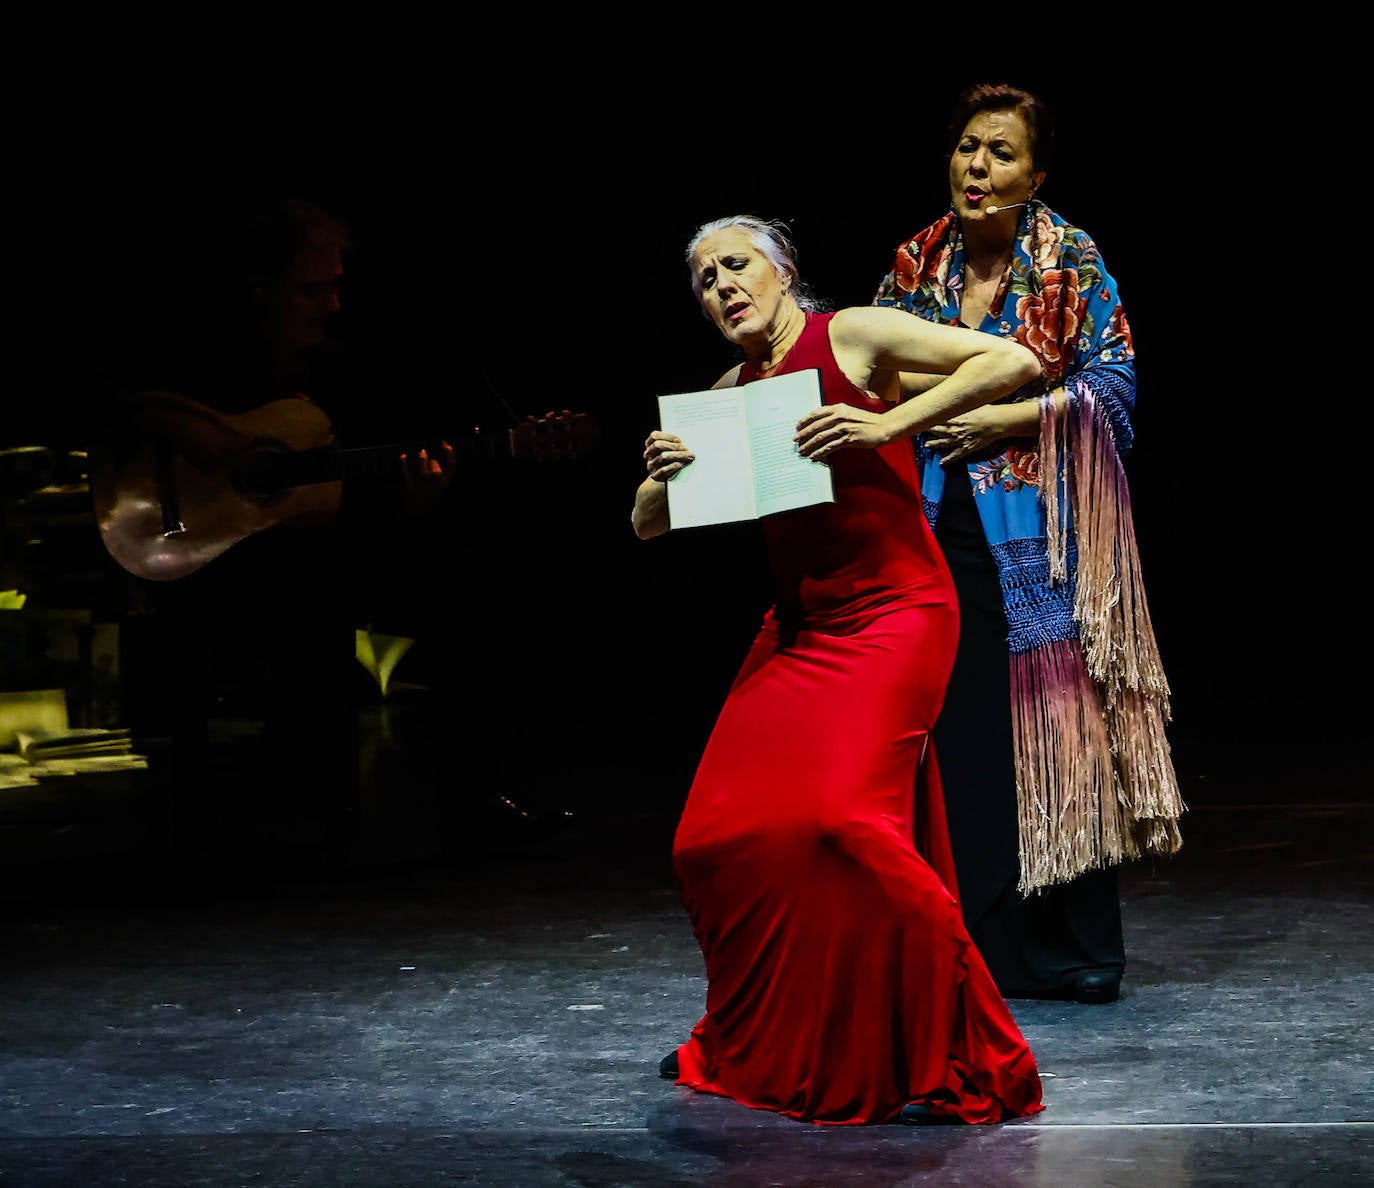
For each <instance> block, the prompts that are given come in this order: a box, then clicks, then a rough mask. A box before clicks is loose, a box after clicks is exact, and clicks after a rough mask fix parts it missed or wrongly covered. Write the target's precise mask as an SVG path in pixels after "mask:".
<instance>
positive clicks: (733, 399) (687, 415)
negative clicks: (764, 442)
mask: <svg viewBox="0 0 1374 1188" xmlns="http://www.w3.org/2000/svg"><path fill="white" fill-rule="evenodd" d="M658 416H659V426H660V427H661V428H662V429H663V431H664V432H665V433H676V434H677V435H678V436H679V437H680V438H682V441H683V444H684V445H685V446H686V447H687V448H688V449H689V450H691V451H692V452H693V453H694V454H695V455H696V459H695V460H694V461H693V462H692V464H691V465H690V466H686V467H684V468H683V469H682V470H680V471H678V473H677V474H676V475H675V476H674V477H673V478H672V480H671V481H670V482H669V483H668V523H669V525H670V526H671V527H673V528H695V527H698V526H700V525H702V524H726V523H729V522H730V521H732V520H752V519H755V518H757V516H758V512H757V511H756V510H755V508H754V472H753V468H752V466H751V464H750V461H749V434H748V429H747V426H746V422H745V417H744V400H743V390H742V389H740V388H712V389H708V390H707V391H704V392H679V393H677V394H676V395H672V396H660V397H659V398H658Z"/></svg>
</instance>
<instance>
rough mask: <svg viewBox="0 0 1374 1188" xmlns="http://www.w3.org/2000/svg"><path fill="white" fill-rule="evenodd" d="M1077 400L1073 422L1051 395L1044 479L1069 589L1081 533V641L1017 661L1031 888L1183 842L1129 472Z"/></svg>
mask: <svg viewBox="0 0 1374 1188" xmlns="http://www.w3.org/2000/svg"><path fill="white" fill-rule="evenodd" d="M1067 396H1068V407H1067V408H1066V409H1064V410H1063V412H1062V415H1061V414H1060V413H1059V412H1058V411H1057V410H1056V408H1055V403H1054V398H1053V396H1052V395H1046V396H1044V397H1042V399H1041V403H1040V482H1041V496H1042V498H1043V500H1044V504H1045V512H1046V521H1047V542H1048V547H1049V561H1050V580H1051V581H1052V582H1062V581H1067V580H1068V541H1069V537H1070V532H1071V531H1072V534H1073V537H1074V539H1075V541H1076V544H1077V549H1078V561H1077V571H1076V575H1075V580H1076V585H1075V588H1074V620H1075V622H1076V624H1077V626H1078V631H1079V642H1078V643H1077V644H1075V643H1073V642H1065V643H1062V644H1057V645H1054V646H1052V647H1050V648H1037V649H1035V650H1034V651H1032V652H1030V653H1027V654H1025V655H1022V656H1014V657H1013V671H1012V692H1013V713H1014V715H1015V722H1016V726H1015V728H1016V733H1017V741H1016V749H1017V771H1018V773H1020V775H1019V776H1018V795H1019V797H1020V808H1021V889H1022V891H1023V892H1025V891H1027V890H1029V889H1033V888H1035V887H1040V886H1045V885H1047V884H1049V883H1054V882H1062V881H1064V880H1065V879H1068V878H1072V877H1074V875H1076V874H1080V873H1082V872H1083V871H1085V870H1088V869H1090V868H1092V867H1094V866H1103V865H1110V864H1112V863H1114V862H1120V861H1122V860H1124V859H1128V858H1134V857H1137V856H1138V855H1139V854H1140V853H1142V852H1143V853H1151V854H1172V853H1175V852H1176V851H1177V850H1178V849H1179V847H1180V846H1181V845H1182V836H1181V834H1180V833H1179V829H1178V818H1179V817H1180V816H1181V815H1182V814H1183V812H1184V811H1185V806H1184V804H1183V797H1182V795H1181V793H1180V791H1179V787H1178V778H1177V775H1176V774H1175V772H1174V765H1173V759H1172V757H1171V754H1170V749H1169V742H1168V739H1167V737H1166V735H1165V725H1166V724H1167V723H1168V722H1169V720H1170V708H1169V693H1170V691H1169V685H1168V682H1167V680H1166V679H1165V676H1164V666H1163V664H1162V663H1161V661H1160V657H1159V649H1158V646H1157V644H1156V642H1155V634H1154V626H1153V624H1152V623H1151V621H1150V612H1149V606H1148V604H1147V602H1146V598H1145V587H1144V583H1143V581H1142V580H1141V574H1140V560H1139V553H1138V550H1137V548H1136V538H1135V526H1134V524H1133V522H1132V518H1131V501H1130V492H1129V489H1128V486H1127V483H1126V476H1125V471H1124V469H1123V468H1122V465H1121V460H1120V458H1119V456H1118V455H1117V452H1116V442H1115V439H1114V438H1113V436H1112V432H1111V426H1110V424H1109V423H1108V422H1107V421H1106V419H1105V417H1103V416H1101V415H1099V411H1098V409H1097V403H1096V400H1095V399H1094V396H1093V393H1092V389H1091V388H1090V387H1089V386H1088V385H1087V384H1085V383H1083V382H1082V381H1078V382H1077V383H1076V384H1075V385H1074V389H1073V391H1071V392H1067ZM1061 470H1062V473H1061ZM1061 500H1062V502H1061ZM1070 509H1072V522H1070V516H1069V511H1070ZM1094 814H1096V815H1097V818H1098V819H1094Z"/></svg>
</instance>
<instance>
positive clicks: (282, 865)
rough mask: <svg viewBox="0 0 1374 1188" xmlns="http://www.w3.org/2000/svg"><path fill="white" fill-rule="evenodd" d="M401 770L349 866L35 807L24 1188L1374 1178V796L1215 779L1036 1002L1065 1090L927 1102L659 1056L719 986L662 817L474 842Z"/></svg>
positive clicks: (544, 826)
mask: <svg viewBox="0 0 1374 1188" xmlns="http://www.w3.org/2000/svg"><path fill="white" fill-rule="evenodd" d="M71 795H73V796H74V795H75V793H73V794H71ZM397 797H398V799H397V800H395V801H394V802H393V804H394V811H393V813H392V814H391V815H388V814H387V813H386V812H385V811H384V809H383V807H382V805H381V802H375V803H374V804H373V805H372V808H371V809H370V810H369V812H368V813H365V814H364V821H363V828H362V836H361V839H360V842H359V844H358V846H356V847H355V848H354V849H353V851H352V852H351V853H350V855H349V857H348V860H347V861H345V862H342V863H333V864H330V863H319V862H314V863H311V862H300V861H296V860H293V858H292V855H291V854H290V853H289V852H286V851H281V850H279V851H278V852H277V853H276V854H275V856H273V855H272V854H271V853H270V849H271V848H270V847H268V846H264V847H263V848H262V853H261V854H259V855H258V856H257V857H256V858H255V857H254V856H253V855H252V854H250V853H249V852H247V850H243V851H242V852H241V853H238V854H234V853H231V852H226V853H224V854H221V855H220V856H219V857H218V858H212V857H208V856H207V857H206V858H205V860H204V861H203V862H200V861H199V860H194V859H193V860H191V861H182V862H177V861H174V860H171V858H170V855H169V853H168V852H167V850H166V849H165V846H164V845H163V843H159V842H157V841H156V840H155V839H154V840H153V841H151V842H147V843H146V844H134V843H131V842H128V841H125V842H122V843H121V842H118V841H117V840H114V841H112V843H111V845H110V846H109V847H107V849H106V851H105V852H104V853H92V854H90V855H88V856H87V857H86V858H84V859H82V860H81V861H80V864H79V865H80V870H79V871H78V869H77V865H78V864H77V863H74V862H65V863H64V862H60V861H58V860H56V859H52V858H49V857H47V856H45V855H44V854H43V852H42V846H43V845H51V844H53V839H52V838H51V837H44V836H42V833H43V827H42V826H41V824H40V823H39V822H38V820H37V819H36V818H35V819H32V820H29V822H28V823H27V825H26V826H25V828H27V829H28V830H29V831H30V834H31V835H32V842H33V845H34V847H35V848H34V849H31V850H30V851H28V852H27V856H28V857H29V858H30V860H29V861H25V860H24V858H25V855H24V854H18V853H16V850H17V849H18V847H19V845H20V844H21V834H19V833H17V832H16V831H15V830H14V829H11V830H10V832H9V833H8V834H7V836H8V838H9V840H10V844H11V855H10V858H11V860H10V862H9V864H8V866H7V871H6V874H7V876H8V878H7V880H6V884H5V886H6V896H5V901H4V907H5V913H4V955H3V968H4V976H3V981H2V982H0V1036H3V1046H2V1050H0V1185H5V1186H7V1188H8V1186H18V1185H50V1184H73V1185H114V1184H121V1185H137V1186H139V1188H157V1186H162V1185H179V1186H181V1185H332V1186H340V1188H342V1186H346V1185H386V1186H389V1188H399V1186H405V1185H417V1186H421V1185H447V1184H480V1185H498V1186H501V1188H545V1186H548V1188H552V1186H560V1188H612V1186H615V1188H621V1186H624V1188H684V1186H687V1185H713V1186H720V1188H754V1186H762V1185H789V1186H790V1185H797V1186H800V1185H815V1186H824V1188H830V1186H841V1185H879V1186H883V1188H897V1186H899V1185H914V1184H923V1183H931V1184H949V1185H955V1184H978V1185H1021V1184H1025V1185H1053V1186H1055V1188H1065V1186H1076V1185H1094V1186H1097V1185H1121V1186H1126V1185H1131V1186H1134V1185H1141V1186H1144V1185H1149V1186H1151V1188H1160V1186H1173V1185H1214V1184H1245V1185H1255V1184H1266V1185H1290V1184H1291V1185H1326V1184H1332V1185H1335V1184H1341V1185H1344V1184H1355V1183H1361V1182H1363V1183H1369V1182H1370V1167H1371V1156H1374V1075H1371V1072H1372V1071H1374V1029H1372V1028H1371V1016H1372V1015H1374V1008H1372V1007H1371V1001H1374V863H1371V856H1372V855H1374V840H1372V839H1374V808H1371V806H1369V805H1367V804H1354V805H1349V804H1348V805H1342V804H1340V803H1332V804H1306V805H1300V806H1299V805H1285V804H1276V803H1268V804H1265V803H1261V804H1252V805H1246V804H1227V805H1217V806H1214V807H1208V806H1206V805H1200V806H1199V805H1193V806H1192V807H1191V811H1190V813H1189V815H1188V817H1187V819H1186V826H1187V828H1186V835H1187V839H1188V840H1187V844H1186V846H1185V849H1184V851H1183V852H1182V853H1181V854H1180V855H1179V856H1178V857H1177V858H1176V859H1174V860H1172V861H1170V862H1169V863H1167V864H1164V865H1160V866H1156V867H1154V868H1147V867H1143V866H1142V867H1136V868H1132V869H1130V870H1129V871H1128V872H1127V875H1126V877H1125V879H1124V883H1123V896H1124V900H1123V903H1124V909H1123V910H1124V914H1125V923H1126V930H1127V940H1128V950H1129V955H1130V965H1129V968H1128V971H1127V977H1126V981H1125V984H1124V992H1123V997H1122V998H1121V1000H1120V1001H1118V1002H1117V1003H1115V1004H1112V1005H1110V1006H1093V1007H1085V1006H1076V1005H1072V1004H1066V1003H1053V1002H1030V1001H1017V1002H1014V1003H1013V1004H1012V1005H1013V1009H1014V1013H1015V1015H1016V1017H1017V1019H1018V1021H1019V1022H1020V1024H1021V1026H1022V1029H1023V1030H1024V1032H1025V1034H1026V1036H1027V1038H1028V1039H1029V1041H1030V1043H1031V1045H1032V1047H1033V1049H1034V1051H1035V1052H1036V1055H1037V1058H1038V1060H1039V1063H1040V1067H1041V1070H1042V1073H1043V1076H1044V1078H1045V1100H1046V1104H1047V1109H1046V1110H1045V1112H1044V1113H1043V1114H1041V1115H1039V1116H1038V1117H1036V1118H1034V1119H1032V1120H1027V1121H1019V1122H1015V1123H1010V1124H1006V1125H1002V1126H997V1127H958V1128H953V1127H951V1128H938V1129H910V1128H903V1127H899V1126H884V1127H862V1128H849V1127H845V1128H825V1127H813V1126H808V1125H804V1124H799V1123H795V1122H790V1121H787V1120H783V1119H779V1118H777V1117H775V1116H773V1115H770V1114H765V1113H759V1112H755V1111H751V1110H748V1109H745V1108H743V1107H740V1106H738V1105H735V1104H734V1103H732V1102H729V1101H726V1100H721V1099H717V1098H712V1097H706V1096H701V1095H697V1094H694V1093H693V1092H692V1091H691V1090H688V1089H682V1088H678V1087H677V1086H674V1085H672V1084H670V1083H668V1082H665V1081H662V1080H659V1079H658V1077H657V1076H656V1065H657V1062H658V1059H659V1058H660V1057H661V1056H662V1055H663V1054H664V1053H665V1052H667V1051H668V1050H669V1048H671V1047H672V1046H673V1045H674V1044H676V1043H678V1042H679V1041H680V1040H681V1039H682V1038H683V1036H684V1034H685V1032H686V1031H687V1029H688V1028H689V1027H690V1026H691V1024H692V1023H693V1022H694V1021H695V1020H696V1018H697V1016H698V1014H699V1012H700V1009H701V1006H702V1003H703V994H704V984H703V979H702V970H701V964H700V957H699V954H698V952H697V950H696V948H695V942H694V941H693V938H692V935H691V932H690V929H689V926H688V922H687V919H686V916H685V914H684V912H683V910H682V909H681V907H680V906H679V904H678V902H677V900H676V898H675V896H674V892H673V888H672V885H671V878H670V875H669V870H668V862H667V847H668V841H669V838H670V834H671V824H672V823H671V819H670V818H669V817H668V816H665V815H663V814H658V815H655V814H654V813H652V812H649V811H647V810H643V808H642V806H641V808H640V810H638V812H637V811H636V810H634V809H631V808H628V807H627V805H626V804H625V803H621V804H619V805H617V806H616V807H615V808H614V810H613V811H610V812H606V813H603V814H598V813H596V812H586V811H581V812H578V813H573V814H572V815H571V816H565V817H563V818H562V819H559V820H555V821H550V820H548V819H545V820H543V821H541V822H540V823H538V824H537V825H536V824H530V823H529V822H528V821H527V820H526V819H524V818H522V817H521V814H520V813H519V812H516V811H514V810H513V809H512V810H511V819H510V820H509V821H508V822H507V823H506V825H505V826H502V825H501V824H500V821H499V820H498V819H496V818H489V819H486V820H481V821H479V820H476V819H474V821H473V824H472V829H471V831H470V833H469V834H468V835H467V836H466V837H464V838H461V839H459V844H457V845H452V846H450V847H448V849H446V850H445V849H444V848H443V847H440V846H437V845H436V843H435V839H434V836H433V832H432V830H431V829H430V828H429V827H428V826H426V825H425V823H424V821H423V820H422V819H417V818H415V817H414V816H413V815H410V819H409V824H408V825H406V824H401V823H398V822H397V819H396V818H398V817H402V816H407V815H409V814H408V810H407V809H406V806H405V803H404V797H403V795H401V793H400V792H399V791H398V792H397ZM516 807H517V808H518V806H516ZM63 828H66V827H65V826H64V827H63ZM103 828H107V829H108V831H109V835H110V836H111V838H114V837H115V835H116V834H117V832H118V831H117V829H115V827H114V825H113V824H107V826H105V827H103ZM242 841H243V839H242V838H240V839H239V842H240V843H241V842H242ZM264 855H265V856H266V860H265V859H264Z"/></svg>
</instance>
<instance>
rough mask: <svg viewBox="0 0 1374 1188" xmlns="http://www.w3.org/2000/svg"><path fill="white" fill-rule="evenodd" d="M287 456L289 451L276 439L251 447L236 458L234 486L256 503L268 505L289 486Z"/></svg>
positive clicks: (279, 496)
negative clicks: (237, 461) (237, 462)
mask: <svg viewBox="0 0 1374 1188" xmlns="http://www.w3.org/2000/svg"><path fill="white" fill-rule="evenodd" d="M289 455H290V450H289V449H288V448H287V447H286V446H285V445H283V444H281V443H279V442H266V443H262V444H259V445H257V446H255V447H254V448H253V449H252V450H250V451H248V452H247V453H246V454H245V455H244V456H243V457H242V458H241V459H240V460H239V465H238V468H237V470H236V471H235V473H234V486H235V487H236V488H238V490H239V491H240V492H241V493H242V494H243V495H244V496H246V497H247V498H249V499H252V500H253V501H254V502H257V503H261V504H268V503H274V502H276V501H277V500H279V499H282V498H283V497H284V496H285V494H286V488H287V487H288V486H290V485H291V484H290V478H291V475H290V473H289V467H288V463H289V461H290V457H289Z"/></svg>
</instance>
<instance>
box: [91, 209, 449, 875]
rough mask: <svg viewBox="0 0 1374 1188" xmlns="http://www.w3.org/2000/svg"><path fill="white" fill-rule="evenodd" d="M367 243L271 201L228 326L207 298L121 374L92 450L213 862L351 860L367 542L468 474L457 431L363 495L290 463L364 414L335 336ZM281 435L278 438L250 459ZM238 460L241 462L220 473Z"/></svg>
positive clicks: (234, 293) (139, 652)
mask: <svg viewBox="0 0 1374 1188" xmlns="http://www.w3.org/2000/svg"><path fill="white" fill-rule="evenodd" d="M228 230H229V232H230V236H229V238H230V239H231V240H233V239H234V238H235V234H234V233H235V232H236V231H237V230H238V229H236V228H235V227H233V226H232V225H231V226H230V227H229V228H228ZM350 248H351V241H350V230H349V227H348V225H347V224H346V222H345V221H344V220H342V219H341V218H338V217H336V216H335V215H333V214H331V213H329V212H327V211H326V210H324V209H322V208H321V207H320V206H317V205H315V204H312V203H308V202H304V201H296V200H290V201H283V202H274V203H272V204H269V205H268V206H266V207H263V208H260V209H257V210H255V211H254V212H253V214H252V217H251V218H250V219H249V220H248V222H247V225H246V226H245V227H243V228H242V229H241V232H239V233H238V234H237V242H234V243H233V244H232V250H233V263H234V267H233V268H232V270H231V276H230V278H229V280H228V281H227V282H226V284H225V285H224V286H222V294H223V296H224V298H225V299H224V300H223V302H222V303H214V304H212V305H211V307H210V309H209V313H210V316H209V317H203V316H199V315H200V314H201V313H202V312H203V311H202V310H200V309H198V308H196V309H193V313H194V314H195V315H197V316H194V317H192V318H191V319H190V320H189V324H188V323H187V322H186V321H175V322H174V321H171V320H170V319H164V324H166V325H171V326H174V327H175V333H173V334H171V335H169V336H168V337H169V338H170V340H171V341H170V342H167V343H164V344H162V345H161V346H155V349H153V350H152V351H151V352H149V354H148V356H147V357H146V358H144V359H142V360H139V361H138V363H137V366H136V367H135V368H134V369H133V370H132V372H131V374H129V375H127V376H124V377H122V378H121V381H120V384H119V391H118V392H117V395H118V396H119V398H118V399H116V400H113V401H112V402H110V403H109V405H108V406H107V407H106V409H105V413H104V415H103V416H102V418H101V425H100V428H99V432H98V434H97V440H98V441H99V443H100V445H99V447H98V448H96V449H93V450H92V463H91V486H92V494H93V500H94V503H95V510H96V513H97V518H98V520H99V522H100V525H101V531H102V534H104V537H105V540H106V543H107V545H108V547H109V549H110V552H111V554H112V555H113V556H114V557H115V559H116V560H117V561H119V562H120V564H121V566H122V567H123V568H124V569H126V570H127V571H128V572H129V573H130V574H131V575H133V576H132V578H131V582H132V590H131V592H130V597H129V602H130V610H129V612H128V614H127V615H126V619H125V623H124V630H123V632H122V641H123V642H122V647H123V654H122V657H121V673H122V677H123V682H122V683H123V703H124V710H125V717H126V720H127V722H128V724H129V725H130V726H131V727H132V728H133V731H134V735H135V738H136V739H138V740H141V741H142V743H143V749H145V750H147V752H148V753H149V755H150V759H152V760H153V762H156V761H157V760H156V756H157V754H158V748H159V744H162V745H163V746H164V748H165V749H164V750H163V757H164V761H165V763H166V767H165V770H168V771H170V778H171V789H170V791H171V795H172V796H173V797H174V813H175V816H176V820H177V822H178V825H179V827H180V831H181V832H182V833H183V837H184V840H185V841H186V842H187V843H188V844H189V847H190V848H191V850H193V851H195V852H197V853H203V852H204V847H206V846H209V847H211V849H212V850H214V851H216V852H218V853H219V854H220V855H228V854H233V855H235V856H243V854H244V851H245V849H246V848H251V847H258V848H259V850H261V843H262V842H264V841H265V842H266V843H267V848H268V850H269V851H270V850H277V849H285V850H287V851H289V852H290V853H292V854H295V855H298V856H301V857H305V858H315V859H319V860H323V861H325V862H331V861H333V860H335V859H337V858H340V857H343V856H345V855H346V853H347V850H348V847H349V846H350V845H351V843H352V841H353V840H354V834H355V829H356V824H357V813H358V794H359V783H358V780H359V776H358V766H357V764H358V745H359V739H358V717H357V712H356V710H357V705H358V695H359V681H365V680H366V679H367V678H366V674H365V673H363V672H362V670H361V668H360V667H359V666H358V665H357V663H356V661H355V637H354V631H355V626H356V624H357V620H358V617H359V607H358V606H357V598H358V595H359V591H360V590H361V589H362V588H363V577H364V574H363V566H362V564H361V561H360V558H363V557H366V556H367V554H368V543H367V542H368V540H369V537H370V536H374V535H379V534H380V535H384V534H385V533H386V532H387V531H388V527H389V525H391V524H392V523H394V522H395V521H396V520H397V519H398V518H404V517H406V516H413V515H421V516H423V515H426V514H427V513H428V511H429V510H430V509H431V508H432V507H433V506H434V505H435V504H436V503H437V502H438V501H439V500H440V499H441V497H442V496H443V494H444V492H445V491H446V489H447V488H448V486H449V483H450V478H451V475H452V472H453V466H454V454H453V449H452V447H451V446H450V445H448V444H446V443H442V442H440V443H435V445H434V446H433V447H432V448H424V449H417V450H414V451H411V452H406V453H399V452H398V453H396V454H394V456H392V457H390V458H389V460H388V465H387V466H386V468H385V469H384V470H383V471H382V472H381V473H379V474H378V475H377V476H375V477H374V478H373V479H372V480H370V481H367V482H360V483H359V484H357V485H354V484H351V483H344V482H342V480H341V479H340V478H339V476H338V475H337V474H335V473H333V472H332V471H328V470H323V469H322V470H320V471H319V472H318V473H313V474H310V473H307V474H306V475H304V477H293V478H285V477H284V475H283V473H281V471H282V467H283V465H284V464H285V462H287V461H301V460H303V459H307V458H315V460H316V462H317V463H319V464H321V465H322V464H323V460H324V459H327V458H329V457H331V456H333V454H332V453H331V451H332V450H333V447H336V446H338V444H339V442H338V440H337V439H336V430H335V427H336V426H338V425H346V424H347V422H348V415H349V413H350V411H356V409H350V401H349V394H350V390H351V389H353V388H354V387H355V385H354V383H353V380H352V378H351V368H350V365H349V364H350V361H349V360H348V359H346V358H345V353H344V352H343V351H342V349H341V347H340V345H339V342H338V340H337V338H336V337H335V336H334V334H333V328H334V326H335V323H336V320H337V319H338V317H339V314H340V295H341V290H342V286H343V283H344V275H345V274H344V268H345V263H346V261H347V258H348V255H349V252H350ZM188 292H190V293H191V294H192V295H195V294H194V290H193V289H192V290H188ZM191 304H192V305H193V306H195V305H196V302H192V303H191ZM264 442H265V443H268V445H269V446H272V447H274V448H266V449H255V452H247V450H246V447H247V446H249V445H253V446H254V447H257V446H261V445H262V443H264ZM240 446H242V447H245V448H244V449H239V447H240ZM275 447H280V448H275ZM236 451H237V456H238V461H239V462H240V463H243V464H240V465H237V466H234V467H230V466H228V465H227V464H223V463H224V460H225V459H226V458H229V457H231V456H235V454H236ZM245 460H246V462H245ZM135 475H136V476H138V480H139V481H138V482H137V483H131V482H130V476H135Z"/></svg>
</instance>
